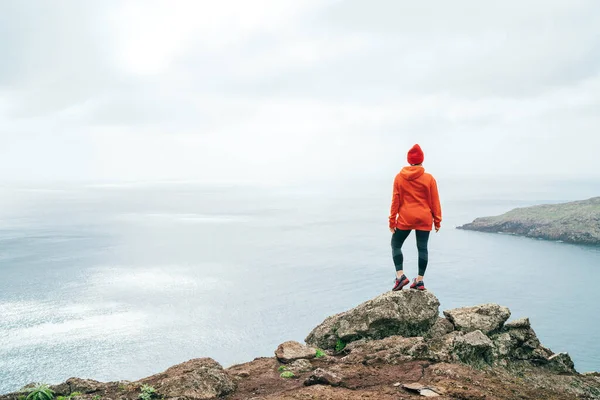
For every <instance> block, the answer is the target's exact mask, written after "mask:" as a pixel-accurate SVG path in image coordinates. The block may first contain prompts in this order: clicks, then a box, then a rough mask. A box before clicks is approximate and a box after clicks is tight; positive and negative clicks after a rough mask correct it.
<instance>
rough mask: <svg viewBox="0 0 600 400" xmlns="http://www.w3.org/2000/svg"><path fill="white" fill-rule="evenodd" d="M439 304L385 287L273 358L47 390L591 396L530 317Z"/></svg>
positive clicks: (599, 382)
mask: <svg viewBox="0 0 600 400" xmlns="http://www.w3.org/2000/svg"><path fill="white" fill-rule="evenodd" d="M439 305H440V304H439V301H438V299H437V298H436V297H435V296H434V295H433V294H432V293H431V292H420V291H400V292H389V293H385V294H383V295H381V296H378V297H376V298H374V299H372V300H369V301H367V302H365V303H363V304H361V305H359V306H357V307H355V308H353V309H351V310H348V311H346V312H343V313H340V314H337V315H334V316H331V317H328V318H326V319H325V320H324V321H323V323H321V324H320V325H318V326H317V327H315V329H313V331H312V332H311V333H310V334H309V335H308V337H307V338H306V342H307V344H308V345H304V344H301V343H298V342H285V343H282V344H281V345H279V347H278V348H277V349H276V350H275V357H272V358H258V359H255V360H254V361H251V362H249V363H246V364H241V365H236V366H232V367H230V368H227V369H223V368H222V367H221V366H220V365H219V364H218V363H217V362H216V361H214V360H212V359H210V358H202V359H195V360H191V361H188V362H186V363H183V364H180V365H177V366H174V367H172V368H169V369H168V370H167V371H165V372H163V373H160V374H157V375H154V376H151V377H148V378H145V379H141V380H140V381H137V382H111V383H101V382H96V381H92V380H82V379H78V378H71V379H69V380H67V381H66V382H65V383H63V384H60V385H56V386H54V387H52V389H53V390H54V392H55V394H56V395H61V396H69V395H72V394H73V393H80V394H77V396H76V398H77V399H81V400H100V399H107V400H108V399H115V400H117V399H119V400H135V399H138V398H142V399H144V400H147V399H152V398H157V399H158V398H163V399H194V400H195V399H216V398H223V399H231V400H233V399H236V400H242V399H244V400H245V399H255V400H258V399H273V400H275V399H332V400H336V399H340V400H341V399H410V398H414V396H416V395H418V394H420V395H422V396H427V397H438V398H440V399H472V400H473V399H542V398H543V399H575V398H577V399H600V375H598V374H584V375H581V374H578V373H577V372H576V371H575V368H574V365H573V362H572V361H571V358H570V357H569V356H568V354H566V353H554V352H552V351H551V350H550V349H547V348H545V347H544V346H542V344H541V343H540V341H539V340H538V338H537V335H536V334H535V331H534V330H533V329H532V327H531V324H530V322H529V319H527V318H524V319H520V320H515V321H511V322H507V320H508V319H509V318H510V310H509V309H508V308H506V307H502V306H499V305H496V304H484V305H479V306H475V307H466V308H459V309H453V310H446V311H444V313H443V315H444V316H443V317H441V316H440V315H439ZM144 385H146V386H144ZM149 388H152V389H153V390H154V392H152V391H150V392H149V391H148V389H149ZM143 393H145V394H146V395H147V396H146V397H140V395H141V394H143ZM20 396H23V394H22V393H13V394H8V395H4V396H0V400H18V399H19V397H20Z"/></svg>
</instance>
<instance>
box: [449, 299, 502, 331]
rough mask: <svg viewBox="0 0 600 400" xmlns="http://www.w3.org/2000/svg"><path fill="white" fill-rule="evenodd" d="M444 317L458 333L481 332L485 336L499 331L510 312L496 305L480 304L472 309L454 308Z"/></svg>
mask: <svg viewBox="0 0 600 400" xmlns="http://www.w3.org/2000/svg"><path fill="white" fill-rule="evenodd" d="M444 315H445V316H446V318H448V320H449V321H450V322H452V324H454V327H455V328H456V329H457V330H459V331H464V332H473V331H477V330H479V331H481V332H483V333H485V334H488V333H490V332H493V331H496V330H498V329H500V328H501V327H502V326H503V325H504V323H505V322H506V320H507V319H508V318H509V317H510V310H509V309H508V308H507V307H503V306H499V305H498V304H482V305H479V306H474V307H463V308H455V309H452V310H447V311H444Z"/></svg>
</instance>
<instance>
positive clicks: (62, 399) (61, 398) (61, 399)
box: [56, 392, 81, 400]
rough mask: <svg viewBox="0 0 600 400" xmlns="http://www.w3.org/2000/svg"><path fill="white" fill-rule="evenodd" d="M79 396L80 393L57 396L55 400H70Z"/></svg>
mask: <svg viewBox="0 0 600 400" xmlns="http://www.w3.org/2000/svg"><path fill="white" fill-rule="evenodd" d="M77 396H81V392H73V393H71V394H70V395H68V396H58V397H57V398H56V400H72V399H73V398H74V397H77Z"/></svg>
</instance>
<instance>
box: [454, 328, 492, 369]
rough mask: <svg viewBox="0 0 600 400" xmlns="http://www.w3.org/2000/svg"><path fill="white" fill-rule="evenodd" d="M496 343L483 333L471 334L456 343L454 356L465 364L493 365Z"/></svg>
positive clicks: (460, 338)
mask: <svg viewBox="0 0 600 400" xmlns="http://www.w3.org/2000/svg"><path fill="white" fill-rule="evenodd" d="M493 349H494V343H493V342H492V341H491V340H490V338H489V337H487V336H486V335H485V334H483V332H481V331H473V332H469V333H467V334H465V335H463V336H459V337H457V338H456V340H455V341H454V346H453V350H452V355H453V357H454V358H455V359H456V360H457V361H461V362H464V363H465V364H471V365H480V364H481V363H483V362H485V363H488V364H491V363H493V360H494V357H493Z"/></svg>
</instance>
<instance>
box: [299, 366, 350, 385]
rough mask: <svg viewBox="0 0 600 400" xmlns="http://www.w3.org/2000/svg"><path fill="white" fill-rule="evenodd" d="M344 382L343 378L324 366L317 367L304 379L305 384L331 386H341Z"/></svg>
mask: <svg viewBox="0 0 600 400" xmlns="http://www.w3.org/2000/svg"><path fill="white" fill-rule="evenodd" d="M341 383H342V378H341V377H340V376H339V375H337V374H335V373H333V372H331V371H327V370H325V369H322V368H317V369H315V370H314V371H313V373H312V374H310V376H309V377H308V378H306V380H305V381H304V385H306V386H312V385H329V386H340V384H341Z"/></svg>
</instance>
